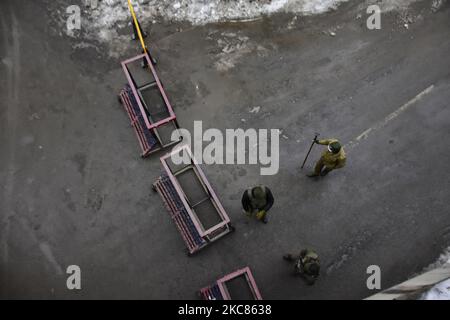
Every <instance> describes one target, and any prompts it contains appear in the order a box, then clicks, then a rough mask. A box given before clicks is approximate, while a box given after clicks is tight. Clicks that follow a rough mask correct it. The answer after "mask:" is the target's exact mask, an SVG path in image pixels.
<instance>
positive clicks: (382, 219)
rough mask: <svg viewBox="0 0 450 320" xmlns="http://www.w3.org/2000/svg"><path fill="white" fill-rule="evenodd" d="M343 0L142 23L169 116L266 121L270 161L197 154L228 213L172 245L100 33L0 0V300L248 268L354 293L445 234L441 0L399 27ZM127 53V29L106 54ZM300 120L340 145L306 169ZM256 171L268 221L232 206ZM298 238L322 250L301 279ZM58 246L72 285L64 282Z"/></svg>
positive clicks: (142, 289)
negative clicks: (319, 166)
mask: <svg viewBox="0 0 450 320" xmlns="http://www.w3.org/2000/svg"><path fill="white" fill-rule="evenodd" d="M356 2H357V1H351V2H350V3H348V4H345V5H344V6H341V8H340V9H339V10H338V11H335V12H332V13H329V14H324V15H320V16H315V17H307V18H301V17H300V18H298V19H297V20H295V19H293V16H292V15H285V14H282V15H276V16H273V17H270V18H264V19H261V20H258V21H255V22H249V23H229V24H213V25H207V26H203V27H195V28H184V26H182V30H181V31H180V30H178V31H179V32H175V30H174V27H173V26H170V25H163V26H155V27H154V28H153V29H151V30H148V31H150V37H153V39H154V40H153V42H152V47H151V48H152V50H153V51H154V54H155V56H156V57H157V60H158V71H159V73H160V76H161V79H162V81H163V82H164V84H165V87H166V89H167V91H168V94H169V97H170V99H171V101H172V102H173V104H174V105H175V112H176V114H177V117H178V119H179V122H180V125H181V126H182V127H184V128H187V129H190V130H191V129H192V126H193V121H194V120H202V121H203V125H204V127H205V128H218V129H221V130H224V129H227V128H232V129H234V128H239V127H242V128H269V129H270V128H277V129H280V130H282V135H283V136H282V137H281V140H280V171H279V173H278V174H277V175H275V176H264V177H262V176H260V175H259V167H258V166H255V165H211V166H204V169H205V172H206V174H207V176H208V178H209V181H210V182H211V184H212V185H213V186H214V188H215V189H216V191H217V193H218V195H219V197H220V198H221V200H222V203H223V205H224V207H225V208H226V210H227V212H228V213H229V215H230V217H231V219H232V221H233V223H234V225H235V226H236V229H237V230H236V233H234V234H233V235H230V236H227V237H226V238H223V239H221V240H220V241H218V242H216V243H214V244H212V245H211V246H210V247H208V248H206V249H205V250H204V251H202V252H200V253H199V254H198V255H196V256H194V257H187V256H186V255H185V248H184V244H183V241H182V239H181V237H180V235H179V234H178V232H177V231H176V229H175V227H174V225H173V223H172V221H171V220H170V218H169V216H168V214H167V213H166V211H165V209H164V207H163V204H162V201H161V200H160V198H159V197H158V195H156V194H153V193H152V192H151V184H152V183H153V182H154V180H155V179H156V178H157V177H158V176H159V174H160V173H161V169H162V168H161V165H160V163H159V160H158V156H155V157H150V158H148V159H145V160H144V159H141V158H140V157H139V149H138V144H137V141H136V139H135V136H134V133H133V132H132V130H131V128H130V126H129V122H128V119H127V118H126V115H125V113H124V112H123V110H122V108H121V106H120V105H119V103H118V102H117V94H118V92H119V90H120V88H121V87H122V86H123V85H124V83H125V81H126V80H125V77H124V75H123V72H122V70H121V69H120V64H119V62H120V61H119V60H120V59H116V58H112V57H111V55H109V54H108V52H109V51H112V50H114V48H109V47H108V46H104V45H98V46H95V43H94V44H93V43H92V42H87V43H89V44H91V45H90V46H77V44H80V43H86V42H85V41H84V40H83V39H81V38H69V37H67V36H64V35H61V34H59V32H58V31H57V29H56V28H55V23H54V20H52V19H53V18H52V15H51V14H50V11H51V10H52V8H54V7H56V6H60V5H61V6H63V5H65V3H66V2H65V1H52V2H51V3H50V2H48V1H41V2H39V3H38V2H36V1H26V0H14V1H12V0H2V1H1V4H0V28H1V32H0V92H1V93H0V97H1V100H0V146H1V149H0V150H1V152H0V181H1V187H0V218H1V219H0V276H1V277H0V298H33V299H43V298H48V299H53V298H62V299H75V298H86V299H92V298H97V299H98V298H112V299H119V298H125V299H128V298H137V299H194V298H195V297H196V296H195V292H196V291H197V290H198V289H200V288H202V287H204V286H205V285H207V284H210V283H212V282H213V281H214V280H215V279H217V278H219V277H221V276H223V275H225V274H227V273H229V272H231V271H234V270H235V269H237V268H240V267H243V266H250V268H251V269H252V271H253V274H254V276H255V278H256V281H257V283H258V285H259V288H260V291H261V293H262V295H263V297H264V298H266V299H361V298H364V297H367V296H368V295H370V294H373V293H375V292H372V291H369V290H368V289H367V288H366V279H367V276H368V275H367V274H366V269H367V267H368V266H369V265H373V264H375V265H379V266H380V268H381V271H382V288H383V289H385V288H388V287H390V286H391V285H394V284H396V283H398V282H400V281H403V280H405V279H407V278H408V277H410V276H411V275H413V274H415V273H416V272H420V271H421V270H422V268H424V267H426V266H427V265H428V264H429V263H431V262H433V261H434V260H435V259H436V258H437V257H438V255H439V253H440V252H442V250H443V248H445V247H448V246H449V245H450V212H449V208H448V199H449V193H450V192H449V191H450V180H449V177H448V172H449V170H450V161H449V157H450V149H449V143H448V141H450V125H449V121H450V109H449V101H450V58H449V57H450V6H449V3H448V2H447V4H445V5H444V7H442V8H441V9H440V10H439V11H438V12H436V13H432V12H431V11H430V1H422V2H418V3H416V4H414V5H413V6H412V7H411V8H410V10H409V11H408V13H409V15H410V16H411V17H412V18H413V19H412V20H413V22H412V23H410V24H409V25H408V28H405V27H404V25H403V22H402V21H401V16H400V15H399V13H398V12H390V13H387V14H384V15H383V16H382V29H381V30H372V31H370V30H368V29H367V28H366V26H365V18H364V17H365V16H364V12H361V8H360V7H359V6H358V4H357V3H356ZM358 14H362V18H359V19H358V18H356V17H357V16H358ZM330 30H333V32H335V36H332V35H330ZM230 48H231V49H230ZM224 49H225V51H227V53H225V52H224ZM230 50H231V51H230ZM137 53H139V52H138V50H137V44H136V43H133V42H130V46H129V49H128V50H127V51H126V52H124V53H123V54H122V56H121V59H126V58H129V57H132V56H133V55H135V54H137ZM421 93H422V94H421ZM256 106H259V107H260V111H259V112H257V113H256V112H254V113H251V112H250V110H251V109H252V108H254V107H256ZM316 131H318V132H320V133H321V136H323V137H336V138H339V139H340V140H341V141H342V142H343V143H345V144H346V151H347V154H348V163H347V166H346V167H345V168H344V169H342V170H339V171H336V172H332V173H331V174H330V175H329V176H328V177H327V178H326V179H321V180H310V179H308V178H306V177H305V173H307V172H308V170H311V167H312V165H313V159H314V158H317V156H318V154H319V151H320V148H318V147H316V148H315V149H314V151H313V154H312V156H311V159H310V161H309V162H308V165H307V168H306V169H305V170H303V171H300V169H299V167H300V164H301V162H302V160H303V157H304V155H305V153H306V151H307V148H308V146H309V141H310V140H311V138H312V137H313V135H314V132H316ZM257 183H265V184H266V185H268V186H269V187H270V188H271V189H272V191H273V193H274V196H275V205H274V207H273V209H272V210H271V212H270V218H271V220H270V222H269V224H267V225H263V224H261V223H259V222H257V221H253V220H250V221H249V220H248V219H247V218H246V217H245V216H243V215H242V213H241V208H240V197H241V194H242V192H243V191H244V190H245V189H246V188H248V187H249V186H251V185H254V184H257ZM304 247H311V248H314V249H315V250H316V251H317V252H318V253H319V254H320V257H321V262H322V274H321V278H320V280H319V281H318V282H317V283H316V285H314V286H313V287H308V286H306V285H305V284H304V283H303V282H302V281H301V280H300V279H296V278H293V277H292V276H291V274H290V273H291V271H292V266H290V265H289V264H287V263H286V262H284V261H283V260H282V259H281V256H282V255H283V254H284V253H285V252H290V251H291V252H292V251H294V252H295V251H298V250H300V249H302V248H304ZM72 264H76V265H79V266H80V267H81V270H82V290H81V291H69V290H67V288H66V277H67V275H66V273H65V271H66V268H67V266H69V265H72Z"/></svg>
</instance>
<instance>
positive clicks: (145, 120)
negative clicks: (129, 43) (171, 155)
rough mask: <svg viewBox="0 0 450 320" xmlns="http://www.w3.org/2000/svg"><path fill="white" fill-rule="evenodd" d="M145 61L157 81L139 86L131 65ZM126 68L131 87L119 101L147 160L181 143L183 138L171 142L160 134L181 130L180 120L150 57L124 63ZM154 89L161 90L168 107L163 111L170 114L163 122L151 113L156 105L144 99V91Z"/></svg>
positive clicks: (129, 86)
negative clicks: (158, 152)
mask: <svg viewBox="0 0 450 320" xmlns="http://www.w3.org/2000/svg"><path fill="white" fill-rule="evenodd" d="M142 59H145V60H146V61H147V66H146V68H148V70H149V71H150V73H149V74H150V75H151V77H153V80H152V81H149V82H147V83H144V84H143V85H140V86H139V85H138V84H137V83H136V81H135V79H134V78H133V75H132V74H131V71H130V69H129V65H130V64H132V63H136V62H139V61H141V60H142ZM122 68H123V71H124V73H125V76H126V78H127V80H128V84H127V85H126V86H125V88H124V89H122V91H121V92H120V94H119V101H120V102H121V103H122V105H123V107H124V108H125V111H126V112H127V114H128V116H129V118H130V121H131V125H132V126H133V128H134V131H135V133H136V136H137V138H138V141H139V145H140V147H141V150H142V153H141V156H142V157H146V156H148V155H149V154H151V153H153V152H156V151H158V150H161V149H164V148H167V147H169V146H173V145H175V144H177V143H178V142H180V141H181V138H180V139H179V140H176V141H172V140H169V139H163V138H162V135H161V134H160V130H161V129H162V128H163V127H165V129H164V130H165V131H167V129H168V130H169V131H170V130H172V131H173V130H178V129H179V125H178V122H177V120H176V115H175V113H174V111H173V108H172V105H171V104H170V102H169V99H168V98H167V94H166V92H165V90H164V87H163V85H162V83H161V81H160V79H159V77H158V74H157V73H156V70H155V67H154V66H153V64H152V62H151V61H150V58H149V56H148V54H141V55H138V56H136V57H134V58H131V59H128V60H126V61H123V62H122ZM153 89H157V90H155V93H156V94H157V96H158V97H160V99H161V103H162V104H163V105H164V110H163V112H164V113H166V114H167V116H165V117H164V118H163V119H159V120H155V119H153V117H152V113H151V107H152V105H151V103H150V102H149V101H146V100H145V99H144V94H143V92H145V91H149V90H153ZM159 113H162V112H159ZM170 132H171V131H170ZM179 136H181V135H179ZM164 140H166V141H164Z"/></svg>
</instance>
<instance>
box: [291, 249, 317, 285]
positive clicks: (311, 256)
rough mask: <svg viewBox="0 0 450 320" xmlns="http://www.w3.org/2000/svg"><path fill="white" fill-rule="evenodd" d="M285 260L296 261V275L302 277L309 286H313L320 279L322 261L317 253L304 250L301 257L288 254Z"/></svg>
mask: <svg viewBox="0 0 450 320" xmlns="http://www.w3.org/2000/svg"><path fill="white" fill-rule="evenodd" d="M283 259H284V260H287V261H291V262H292V261H295V266H294V273H295V275H300V276H302V277H303V278H304V279H305V280H306V282H307V283H308V284H309V285H313V284H314V282H315V281H316V280H317V278H318V277H319V273H320V261H319V256H318V254H317V253H316V252H314V251H313V250H310V249H304V250H302V251H301V252H300V255H299V256H294V255H292V254H286V255H284V256H283Z"/></svg>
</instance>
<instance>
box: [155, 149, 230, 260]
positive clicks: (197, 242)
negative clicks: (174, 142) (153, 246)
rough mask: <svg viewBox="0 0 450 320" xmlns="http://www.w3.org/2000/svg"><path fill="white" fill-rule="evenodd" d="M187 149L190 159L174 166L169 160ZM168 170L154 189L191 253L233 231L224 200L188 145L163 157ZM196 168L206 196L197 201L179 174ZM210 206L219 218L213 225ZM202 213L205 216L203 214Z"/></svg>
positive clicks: (195, 171) (198, 179)
mask: <svg viewBox="0 0 450 320" xmlns="http://www.w3.org/2000/svg"><path fill="white" fill-rule="evenodd" d="M181 152H186V155H187V156H188V158H189V160H190V161H189V163H187V164H183V165H181V166H179V167H180V168H178V170H175V171H174V170H172V168H171V167H170V165H169V163H168V160H169V158H170V157H172V156H173V155H174V154H177V153H181ZM161 163H162V165H163V168H164V173H163V175H162V176H161V177H159V178H158V179H157V181H156V182H155V183H154V184H153V189H154V190H155V191H157V192H158V193H159V195H160V196H161V198H162V200H163V202H164V204H165V206H166V208H167V210H168V211H169V214H170V215H171V217H172V219H173V220H174V222H175V225H176V226H177V228H178V230H179V232H180V233H181V235H182V237H183V240H184V241H185V243H186V246H187V248H188V253H189V254H193V253H195V252H197V251H198V250H200V249H202V248H204V247H205V246H207V245H208V244H210V243H211V242H214V241H216V240H218V239H220V238H221V237H223V236H224V235H226V234H228V233H230V232H233V231H234V227H233V226H231V223H230V218H229V217H228V215H227V213H226V212H225V209H224V208H223V206H222V204H221V203H220V200H219V198H218V197H217V195H216V193H215V192H214V190H213V188H212V187H211V185H210V183H209V182H208V180H207V178H206V176H205V174H204V172H203V170H202V169H201V168H200V166H199V165H198V163H197V161H196V160H195V159H194V157H193V155H192V153H191V150H190V149H189V147H188V146H182V147H180V148H177V150H175V151H173V152H172V153H169V154H167V155H165V156H163V157H161ZM190 170H192V172H193V173H194V177H195V178H196V179H197V181H198V182H199V183H200V185H201V188H202V189H203V192H204V194H205V197H204V198H203V199H201V200H200V201H196V202H195V203H194V202H193V201H192V199H190V197H189V196H188V195H187V194H186V192H185V190H183V188H182V186H181V184H180V181H179V177H180V176H181V175H182V174H185V173H186V172H187V171H190ZM205 204H206V206H207V208H208V210H207V211H206V212H207V213H208V215H211V214H213V215H214V217H215V221H214V223H213V225H206V223H205V222H204V221H205V213H206V212H203V210H201V208H202V207H205ZM200 213H201V215H202V217H200ZM201 218H203V220H202V219H201Z"/></svg>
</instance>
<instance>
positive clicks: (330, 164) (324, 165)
mask: <svg viewBox="0 0 450 320" xmlns="http://www.w3.org/2000/svg"><path fill="white" fill-rule="evenodd" d="M315 143H317V144H321V145H325V146H327V149H326V150H325V151H324V152H323V153H322V156H321V157H320V159H319V161H317V163H316V166H315V167H314V172H313V173H311V174H308V177H318V176H322V177H324V176H326V175H327V174H328V173H329V172H330V171H332V170H335V169H340V168H342V167H344V166H345V163H346V160H347V158H346V156H345V152H344V148H343V147H342V146H341V144H340V143H339V141H338V140H336V139H324V140H315Z"/></svg>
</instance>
